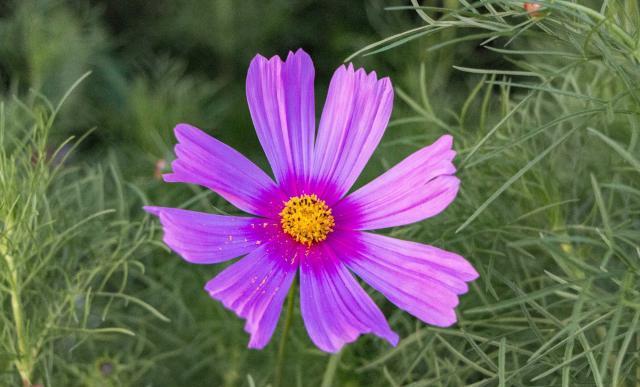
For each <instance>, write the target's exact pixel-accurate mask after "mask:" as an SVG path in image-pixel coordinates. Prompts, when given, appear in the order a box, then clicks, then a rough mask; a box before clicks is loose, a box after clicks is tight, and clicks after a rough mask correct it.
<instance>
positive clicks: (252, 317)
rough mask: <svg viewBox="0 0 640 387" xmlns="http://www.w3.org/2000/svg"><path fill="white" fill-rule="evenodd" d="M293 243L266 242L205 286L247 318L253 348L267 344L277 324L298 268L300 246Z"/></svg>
mask: <svg viewBox="0 0 640 387" xmlns="http://www.w3.org/2000/svg"><path fill="white" fill-rule="evenodd" d="M290 246H291V245H290V244H287V243H285V244H284V246H283V245H282V244H280V243H279V242H277V241H273V242H270V243H267V244H265V245H262V246H261V247H260V248H258V249H257V250H254V251H253V252H252V253H250V254H249V255H247V256H246V257H244V258H242V259H241V260H239V261H238V262H236V263H234V264H233V265H231V266H229V267H228V268H226V269H225V270H224V271H222V272H221V273H220V274H218V275H217V276H216V277H215V278H214V279H212V280H211V281H209V282H208V283H207V285H206V286H205V290H206V291H207V292H208V293H209V295H210V296H211V297H212V298H214V299H216V300H219V301H221V302H222V303H223V304H224V306H225V307H227V308H229V309H231V310H233V311H234V312H235V313H236V314H237V315H238V316H239V317H241V318H244V319H246V324H245V326H244V329H245V331H246V332H248V333H249V334H250V335H251V339H250V341H249V348H264V346H265V345H267V343H268V342H269V340H270V339H271V336H272V335H273V331H274V330H275V328H276V325H277V323H278V319H279V317H280V311H281V310H282V304H283V303H284V300H285V298H286V296H287V293H288V291H289V288H290V287H291V283H292V282H293V279H294V277H295V274H296V270H297V268H298V259H297V257H296V249H295V248H294V247H290Z"/></svg>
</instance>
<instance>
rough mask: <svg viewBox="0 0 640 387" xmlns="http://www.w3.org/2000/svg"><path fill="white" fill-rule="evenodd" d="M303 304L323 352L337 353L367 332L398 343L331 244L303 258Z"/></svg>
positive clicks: (309, 328) (311, 331) (314, 338)
mask: <svg viewBox="0 0 640 387" xmlns="http://www.w3.org/2000/svg"><path fill="white" fill-rule="evenodd" d="M300 305H301V311H302V318H303V319H304V324H305V326H306V328H307V332H308V333H309V336H310V337H311V340H312V341H313V342H314V343H315V345H316V346H318V348H320V349H322V350H323V351H327V352H337V351H339V350H340V349H341V348H342V346H343V345H344V344H346V343H350V342H352V341H354V340H356V339H357V338H358V336H360V334H363V333H374V334H376V335H377V336H379V337H382V338H384V339H386V340H387V341H388V342H389V343H391V344H392V345H396V344H397V343H398V335H397V334H396V333H394V332H393V331H392V330H391V329H390V328H389V324H388V323H387V321H386V319H385V317H384V315H383V314H382V312H381V311H380V309H378V307H377V306H376V304H375V303H374V302H373V300H371V298H370V297H369V296H368V295H367V293H365V291H364V290H363V289H362V287H361V286H360V285H359V284H358V283H357V282H356V280H355V279H354V278H353V276H352V275H351V274H350V273H349V271H348V270H347V269H346V267H345V266H344V265H343V264H342V263H341V262H340V261H339V260H338V258H337V257H336V255H335V253H334V252H333V251H332V250H331V248H330V247H329V246H328V244H327V243H325V244H323V245H320V246H317V247H316V248H315V249H314V250H313V251H312V252H310V253H307V254H305V255H304V256H303V258H302V261H301V263H300Z"/></svg>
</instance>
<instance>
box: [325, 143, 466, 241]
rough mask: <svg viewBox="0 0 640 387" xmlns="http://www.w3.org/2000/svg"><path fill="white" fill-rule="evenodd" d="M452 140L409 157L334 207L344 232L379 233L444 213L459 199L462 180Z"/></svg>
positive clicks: (337, 222) (337, 219)
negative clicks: (367, 231) (457, 167)
mask: <svg viewBox="0 0 640 387" xmlns="http://www.w3.org/2000/svg"><path fill="white" fill-rule="evenodd" d="M451 143H452V137H451V136H449V135H445V136H442V137H440V139H438V140H437V141H436V142H435V143H433V144H432V145H430V146H427V147H425V148H422V149H420V150H419V151H417V152H415V153H413V154H412V155H411V156H409V157H407V158H406V159H404V160H403V161H401V162H400V163H399V164H397V165H396V166H395V167H393V168H391V169H390V170H388V171H387V172H386V173H384V174H382V175H381V176H379V177H378V178H377V179H375V180H373V181H372V182H370V183H369V184H367V185H365V186H364V187H362V188H360V189H358V190H357V191H355V192H354V193H352V194H351V195H349V196H347V197H346V198H345V199H344V200H342V201H340V203H338V204H337V205H336V206H335V208H334V215H335V218H336V224H340V227H341V228H344V229H356V230H375V229H380V228H387V227H394V226H400V225H404V224H409V223H414V222H418V221H420V220H423V219H426V218H428V217H431V216H434V215H437V214H439V213H440V212H442V211H443V210H444V209H445V208H447V206H448V205H449V204H450V203H451V202H452V201H453V199H455V197H456V195H457V193H458V187H459V185H460V181H459V180H458V178H456V177H455V176H453V174H454V173H455V172H456V168H455V166H454V165H453V164H452V163H451V160H453V158H454V157H455V154H456V153H455V152H454V151H453V150H451Z"/></svg>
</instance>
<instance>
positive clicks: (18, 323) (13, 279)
mask: <svg viewBox="0 0 640 387" xmlns="http://www.w3.org/2000/svg"><path fill="white" fill-rule="evenodd" d="M8 228H9V227H8V223H7V227H6V229H8ZM8 239H9V237H8V235H5V236H4V240H5V241H6V240H8ZM0 254H2V255H3V256H4V260H5V262H7V271H8V272H9V292H10V296H11V312H12V313H13V322H14V324H15V329H16V341H17V344H18V358H17V359H16V360H15V362H14V363H15V366H16V368H17V370H18V373H19V374H20V378H22V384H23V385H24V386H31V371H32V369H31V368H32V367H31V362H30V361H29V353H28V351H27V343H26V340H25V335H24V318H23V314H22V303H21V302H20V291H19V286H18V269H17V267H16V265H15V261H14V259H13V257H12V256H11V254H9V248H8V247H7V245H6V243H5V242H3V241H0Z"/></svg>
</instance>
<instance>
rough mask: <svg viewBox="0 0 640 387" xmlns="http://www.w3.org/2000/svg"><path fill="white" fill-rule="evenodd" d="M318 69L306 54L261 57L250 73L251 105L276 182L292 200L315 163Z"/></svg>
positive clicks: (256, 60) (249, 97) (257, 59)
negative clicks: (315, 84)
mask: <svg viewBox="0 0 640 387" xmlns="http://www.w3.org/2000/svg"><path fill="white" fill-rule="evenodd" d="M313 79H314V69H313V62H312V61H311V58H310V57H309V55H308V54H307V53H306V52H304V51H303V50H302V49H300V50H298V51H296V53H295V54H294V53H291V52H290V53H289V56H288V57H287V60H286V62H284V63H283V62H282V60H281V59H280V57H278V56H274V57H273V58H271V59H266V58H264V57H263V56H260V55H258V56H256V57H255V58H254V59H253V61H251V65H250V66H249V73H248V74H247V101H248V103H249V110H250V112H251V118H252V119H253V123H254V125H255V127H256V133H257V134H258V139H259V140H260V143H261V144H262V148H263V149H264V151H265V153H266V155H267V159H268V160H269V163H270V164H271V168H272V169H273V172H274V174H275V177H276V180H277V181H278V183H280V185H281V187H282V188H283V190H284V191H286V192H287V193H288V194H289V195H296V194H298V193H300V192H302V191H303V190H304V189H305V185H306V181H307V180H308V178H309V174H310V170H311V167H312V162H313V159H312V157H313V139H314V135H315V107H314V95H313Z"/></svg>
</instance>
